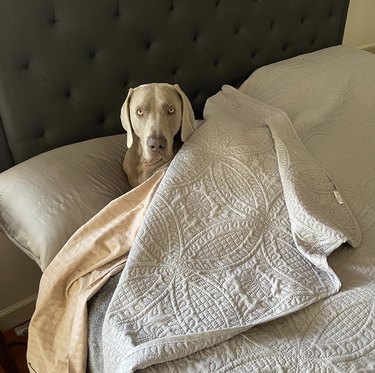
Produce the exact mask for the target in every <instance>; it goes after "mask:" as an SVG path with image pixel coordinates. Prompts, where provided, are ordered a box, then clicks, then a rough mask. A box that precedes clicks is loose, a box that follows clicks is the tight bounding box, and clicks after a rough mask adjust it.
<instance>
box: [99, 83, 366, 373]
mask: <svg viewBox="0 0 375 373" xmlns="http://www.w3.org/2000/svg"><path fill="white" fill-rule="evenodd" d="M205 119H206V121H205V123H204V124H203V125H202V126H201V127H200V128H199V129H198V130H197V131H196V132H195V133H194V134H193V136H192V137H191V139H189V141H188V142H187V143H186V144H185V145H184V147H183V149H182V150H181V151H180V152H179V153H178V155H177V156H176V158H175V159H174V160H173V162H172V164H171V165H170V166H169V168H168V171H167V172H166V175H165V176H164V178H163V180H162V182H161V184H160V186H159V188H158V189H157V191H156V193H155V196H154V197H153V200H152V201H151V203H150V206H149V208H148V211H147V214H146V215H145V219H144V222H143V224H142V227H141V228H140V231H139V232H138V234H137V236H136V238H135V241H134V243H133V246H132V249H131V251H130V253H129V256H128V260H127V263H126V266H125V269H124V271H123V272H122V275H121V277H120V280H119V284H118V285H117V288H116V290H115V293H114V295H113V297H112V300H111V302H110V305H109V308H108V311H107V313H106V317H105V320H104V325H103V331H102V343H103V358H104V371H106V372H133V371H135V370H137V369H141V368H146V367H148V366H151V365H154V364H157V363H162V362H166V361H171V360H176V359H178V358H180V357H183V356H187V355H190V354H192V353H194V352H196V351H202V350H204V349H206V348H208V347H211V346H214V345H217V344H218V343H220V342H223V341H226V340H229V339H231V338H232V337H234V336H236V335H238V334H240V333H243V332H245V331H247V330H249V329H250V328H251V327H253V326H255V325H258V324H260V323H264V322H267V321H270V320H273V319H275V318H278V317H280V316H283V315H287V314H290V313H292V312H295V311H297V310H300V309H302V308H304V307H306V306H307V305H310V304H312V303H314V302H317V301H319V300H320V299H323V298H326V297H328V296H330V295H332V294H335V293H336V292H337V291H338V290H339V288H340V281H339V279H338V277H337V276H336V275H335V273H334V272H333V271H332V269H331V268H330V267H329V266H328V264H327V256H328V255H329V254H331V253H332V252H333V250H335V249H336V248H337V247H339V246H340V245H341V244H342V243H344V242H346V241H349V242H350V243H351V244H352V245H353V246H357V245H358V244H359V242H360V230H359V227H358V224H357V222H356V219H355V218H354V217H353V214H352V213H351V211H350V209H349V207H348V205H347V204H346V203H345V201H344V200H343V197H342V196H341V193H340V191H339V190H338V189H337V186H336V185H335V183H334V182H333V181H332V180H331V178H330V177H329V176H328V175H327V174H326V172H325V171H324V170H323V169H322V168H321V167H320V166H319V164H318V163H317V162H316V161H315V159H314V158H313V157H312V156H311V155H310V154H309V152H308V151H307V150H306V148H305V147H304V146H303V144H302V143H301V141H300V140H299V138H298V136H297V134H296V132H295V131H294V129H293V126H292V123H291V122H290V120H289V118H288V117H287V116H286V115H285V114H284V113H283V112H281V111H280V110H278V109H276V108H273V107H270V106H268V105H266V104H264V103H262V102H260V101H257V100H255V99H253V98H251V97H249V96H247V95H245V94H243V93H241V92H239V91H238V90H236V89H234V88H232V87H229V86H226V87H223V89H222V91H221V92H220V93H218V94H217V95H216V96H213V97H212V98H210V99H209V101H208V102H207V104H206V108H205Z"/></svg>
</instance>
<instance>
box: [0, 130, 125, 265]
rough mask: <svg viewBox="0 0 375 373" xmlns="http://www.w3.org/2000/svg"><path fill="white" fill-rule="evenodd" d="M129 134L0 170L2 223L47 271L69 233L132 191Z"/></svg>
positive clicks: (0, 218) (64, 149)
mask: <svg viewBox="0 0 375 373" xmlns="http://www.w3.org/2000/svg"><path fill="white" fill-rule="evenodd" d="M125 144H126V135H125V134H123V135H115V136H108V137H102V138H96V139H92V140H87V141H84V142H80V143H76V144H71V145H67V146H64V147H61V148H57V149H54V150H51V151H48V152H46V153H43V154H40V155H38V156H36V157H33V158H31V159H28V160H27V161H25V162H22V163H20V164H18V165H16V166H14V167H12V168H10V169H8V170H6V171H4V172H2V173H1V174H0V228H1V229H2V230H3V231H4V233H5V234H6V235H7V236H8V237H9V238H10V239H11V240H12V241H13V242H14V243H15V244H16V245H17V246H18V247H20V248H21V249H22V250H23V251H24V252H25V253H26V254H27V255H28V256H30V257H31V258H32V259H33V260H34V261H36V262H37V263H38V265H39V266H40V268H41V269H42V270H44V269H45V268H46V267H47V265H48V264H49V263H50V262H51V261H52V259H53V258H54V257H55V255H56V254H57V253H58V251H59V250H60V249H61V247H62V246H63V245H64V244H65V243H66V241H67V240H68V239H69V238H70V236H71V235H72V234H73V233H74V232H75V231H76V230H77V229H78V228H79V227H81V226H82V225H83V224H84V223H86V222H87V221H88V220H89V219H90V218H91V217H92V216H94V215H95V214H96V213H97V212H98V211H99V210H101V209H102V208H103V207H104V206H105V205H107V204H108V203H109V202H110V201H112V200H113V199H115V198H117V197H119V196H120V195H122V194H124V193H126V192H127V191H129V190H130V185H129V183H128V180H127V177H126V174H125V173H124V171H123V169H122V162H123V159H124V155H125V150H126V146H125Z"/></svg>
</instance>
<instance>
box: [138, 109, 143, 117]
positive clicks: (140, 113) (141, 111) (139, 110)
mask: <svg viewBox="0 0 375 373" xmlns="http://www.w3.org/2000/svg"><path fill="white" fill-rule="evenodd" d="M137 115H138V116H139V117H141V116H142V115H143V110H142V109H137Z"/></svg>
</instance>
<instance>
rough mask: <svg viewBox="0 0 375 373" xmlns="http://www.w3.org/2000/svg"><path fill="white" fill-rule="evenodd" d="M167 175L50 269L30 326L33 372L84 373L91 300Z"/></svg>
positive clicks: (95, 225) (103, 217)
mask: <svg viewBox="0 0 375 373" xmlns="http://www.w3.org/2000/svg"><path fill="white" fill-rule="evenodd" d="M164 173H165V171H164V170H161V171H159V172H157V173H155V174H154V175H153V176H152V177H151V178H150V179H148V180H147V181H145V182H144V183H143V184H141V185H140V186H138V187H137V188H135V189H133V190H131V191H130V192H128V193H126V194H125V195H123V196H121V197H119V198H118V199H116V200H114V201H112V202H111V203H110V204H109V205H108V206H107V207H105V208H104V209H103V210H102V211H100V212H99V213H98V214H97V215H96V216H94V217H93V218H92V219H91V220H90V221H89V222H87V223H86V224H85V225H84V226H82V227H81V228H80V229H79V230H78V231H77V232H76V233H75V234H74V235H73V236H72V237H71V238H70V240H69V241H68V242H67V243H66V245H65V246H64V247H63V248H62V249H61V251H60V252H59V254H58V255H57V256H56V257H55V259H54V260H53V261H52V263H51V264H50V265H49V266H48V268H47V269H46V271H45V272H44V274H43V277H42V280H41V283H40V288H39V294H38V300H37V305H36V310H35V313H34V315H33V317H32V320H31V323H30V328H29V342H28V351H27V361H28V366H29V369H30V371H34V372H38V373H42V372H48V373H49V372H68V371H69V372H82V371H85V369H86V354H87V307H86V302H87V301H88V300H89V299H90V298H91V297H92V296H93V295H94V294H95V293H96V292H97V291H98V290H99V289H100V288H101V287H102V286H103V285H104V283H105V282H106V281H107V280H108V279H109V278H110V277H111V276H113V275H114V274H116V273H118V272H119V271H121V270H122V269H123V268H124V266H125V262H126V259H127V254H128V252H129V250H130V248H131V246H132V243H133V241H134V238H135V236H136V234H137V232H138V229H139V228H140V226H141V224H142V221H143V217H144V214H145V212H146V210H147V207H148V205H149V203H150V200H151V199H152V197H153V195H154V192H155V190H156V189H157V187H158V185H159V183H160V181H161V179H162V177H163V175H164ZM118 232H121V234H118ZM116 233H117V234H116Z"/></svg>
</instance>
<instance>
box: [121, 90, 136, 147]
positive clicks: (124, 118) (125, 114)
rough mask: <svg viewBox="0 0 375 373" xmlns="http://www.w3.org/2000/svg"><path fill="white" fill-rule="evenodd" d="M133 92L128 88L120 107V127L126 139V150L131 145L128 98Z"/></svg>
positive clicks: (131, 135)
mask: <svg viewBox="0 0 375 373" xmlns="http://www.w3.org/2000/svg"><path fill="white" fill-rule="evenodd" d="M133 91H134V89H133V88H129V92H128V95H127V97H126V99H125V102H124V103H123V105H122V108H121V115H120V118H121V123H122V126H123V127H124V128H125V131H126V138H127V141H126V145H127V147H128V149H129V148H130V147H131V146H132V145H133V127H132V122H131V120H130V112H129V104H130V98H131V96H132V94H133Z"/></svg>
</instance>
